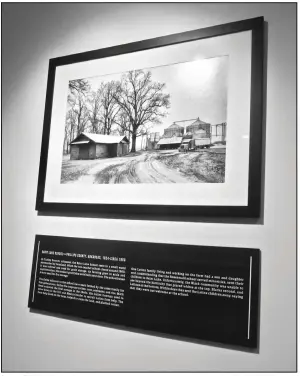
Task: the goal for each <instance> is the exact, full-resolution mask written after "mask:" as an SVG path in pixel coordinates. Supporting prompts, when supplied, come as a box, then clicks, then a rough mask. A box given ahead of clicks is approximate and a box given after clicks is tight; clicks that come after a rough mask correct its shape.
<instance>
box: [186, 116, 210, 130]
mask: <svg viewBox="0 0 300 376" xmlns="http://www.w3.org/2000/svg"><path fill="white" fill-rule="evenodd" d="M205 124H209V123H205V121H202V120H200V119H199V118H197V120H195V121H194V122H193V123H192V124H190V125H189V126H188V127H192V126H195V125H205ZM188 127H187V128H188Z"/></svg>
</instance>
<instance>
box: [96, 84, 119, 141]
mask: <svg viewBox="0 0 300 376" xmlns="http://www.w3.org/2000/svg"><path fill="white" fill-rule="evenodd" d="M118 86H119V83H118V82H115V81H110V82H106V83H102V84H101V86H100V88H99V90H98V91H99V93H100V103H101V112H100V122H101V125H102V133H103V134H107V135H109V134H111V132H112V126H113V124H114V123H116V118H117V115H118V113H119V112H120V107H119V105H118V103H117V101H116V92H117V88H118Z"/></svg>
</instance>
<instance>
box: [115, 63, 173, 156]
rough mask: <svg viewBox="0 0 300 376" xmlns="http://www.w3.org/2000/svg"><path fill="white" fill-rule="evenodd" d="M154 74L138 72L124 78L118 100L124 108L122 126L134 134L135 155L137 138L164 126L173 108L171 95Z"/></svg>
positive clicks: (133, 149) (132, 135) (118, 92)
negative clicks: (168, 113) (156, 80)
mask: <svg viewBox="0 0 300 376" xmlns="http://www.w3.org/2000/svg"><path fill="white" fill-rule="evenodd" d="M151 76H152V75H151V72H150V71H147V72H145V71H143V70H136V71H130V72H128V73H126V74H125V75H123V77H122V80H121V82H120V83H119V84H118V85H117V88H116V93H115V95H114V98H115V100H116V103H117V104H118V105H119V107H120V111H121V114H122V116H121V120H120V119H119V120H118V124H119V126H120V127H121V129H123V131H124V132H128V133H129V134H130V135H131V139H132V147H131V152H135V149H136V147H135V146H136V138H137V137H138V136H139V135H142V134H145V133H146V132H147V131H148V130H149V128H150V127H151V126H152V125H153V124H155V123H160V122H161V118H162V117H164V116H166V114H167V112H166V110H167V109H168V108H169V107H170V95H169V94H165V93H164V92H163V90H164V89H165V87H166V85H165V84H164V83H159V82H153V81H152V77H151Z"/></svg>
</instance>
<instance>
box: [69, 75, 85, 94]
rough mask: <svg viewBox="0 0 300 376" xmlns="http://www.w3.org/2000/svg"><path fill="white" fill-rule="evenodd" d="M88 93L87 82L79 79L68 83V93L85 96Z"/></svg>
mask: <svg viewBox="0 0 300 376" xmlns="http://www.w3.org/2000/svg"><path fill="white" fill-rule="evenodd" d="M89 91H90V84H89V82H88V81H87V80H84V79H79V80H72V81H69V92H70V93H71V94H73V95H77V94H83V95H85V94H87V93H88V92H89Z"/></svg>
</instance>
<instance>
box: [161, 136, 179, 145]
mask: <svg viewBox="0 0 300 376" xmlns="http://www.w3.org/2000/svg"><path fill="white" fill-rule="evenodd" d="M181 141H182V137H176V136H173V137H168V138H161V139H160V140H159V141H158V143H157V145H171V144H180V143H181Z"/></svg>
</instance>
